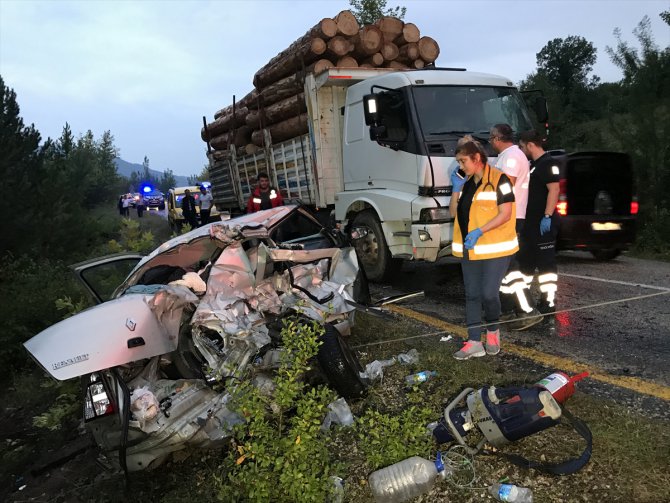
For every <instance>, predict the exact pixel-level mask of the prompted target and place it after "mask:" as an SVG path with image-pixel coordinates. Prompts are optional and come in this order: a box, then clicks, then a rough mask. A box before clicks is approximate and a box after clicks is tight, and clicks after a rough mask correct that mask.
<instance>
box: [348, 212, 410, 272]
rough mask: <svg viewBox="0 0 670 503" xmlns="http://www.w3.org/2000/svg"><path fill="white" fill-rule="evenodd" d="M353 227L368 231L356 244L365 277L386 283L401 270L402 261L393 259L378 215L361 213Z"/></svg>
mask: <svg viewBox="0 0 670 503" xmlns="http://www.w3.org/2000/svg"><path fill="white" fill-rule="evenodd" d="M353 226H354V227H364V228H367V229H368V234H367V236H364V237H362V238H360V239H357V240H356V241H355V242H354V246H355V247H356V253H357V254H358V259H359V261H360V263H361V265H362V266H363V268H364V269H365V275H366V276H367V278H368V279H369V280H370V281H372V282H375V283H379V282H382V281H384V280H385V279H387V278H388V277H390V275H391V274H393V273H394V272H396V271H397V270H398V269H399V267H400V260H398V259H394V258H393V257H391V252H390V251H389V248H388V246H387V245H386V239H385V238H384V232H383V231H382V225H381V223H380V222H379V219H378V218H377V215H375V213H374V212H373V211H371V210H365V211H361V212H360V213H358V214H357V215H356V216H355V217H354V222H353Z"/></svg>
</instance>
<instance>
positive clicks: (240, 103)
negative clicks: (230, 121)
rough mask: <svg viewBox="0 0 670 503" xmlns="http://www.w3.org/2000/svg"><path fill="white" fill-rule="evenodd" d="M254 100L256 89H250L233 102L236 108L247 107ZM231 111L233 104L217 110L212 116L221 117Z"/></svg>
mask: <svg viewBox="0 0 670 503" xmlns="http://www.w3.org/2000/svg"><path fill="white" fill-rule="evenodd" d="M255 100H256V89H253V90H251V91H250V92H249V93H247V94H246V95H245V96H244V97H243V98H242V99H241V100H237V102H236V103H235V107H236V108H238V109H239V108H242V107H247V108H248V107H249V105H250V104H251V103H253V102H254V101H255ZM232 111H233V105H232V104H230V105H228V106H227V107H225V108H222V109H221V110H219V111H218V112H216V113H215V114H214V118H215V119H218V118H219V117H222V116H224V115H228V114H230V113H232Z"/></svg>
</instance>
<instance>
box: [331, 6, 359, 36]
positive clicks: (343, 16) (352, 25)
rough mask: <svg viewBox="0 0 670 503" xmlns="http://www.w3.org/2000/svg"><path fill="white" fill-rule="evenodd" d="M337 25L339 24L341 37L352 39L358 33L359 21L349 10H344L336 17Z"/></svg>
mask: <svg viewBox="0 0 670 503" xmlns="http://www.w3.org/2000/svg"><path fill="white" fill-rule="evenodd" d="M335 23H337V33H338V34H339V35H345V36H347V37H352V36H354V35H356V34H357V33H358V29H359V26H358V21H356V17H355V16H354V15H353V14H352V13H351V11H349V10H343V11H342V12H340V13H339V14H338V15H337V16H335Z"/></svg>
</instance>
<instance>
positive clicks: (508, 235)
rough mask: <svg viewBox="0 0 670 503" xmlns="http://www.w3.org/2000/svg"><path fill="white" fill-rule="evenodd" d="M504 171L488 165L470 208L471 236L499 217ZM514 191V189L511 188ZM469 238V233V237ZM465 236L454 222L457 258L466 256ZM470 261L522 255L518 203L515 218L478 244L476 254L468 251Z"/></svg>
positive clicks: (455, 254)
mask: <svg viewBox="0 0 670 503" xmlns="http://www.w3.org/2000/svg"><path fill="white" fill-rule="evenodd" d="M502 174H503V173H502V171H499V170H497V169H493V168H491V166H489V165H488V164H487V165H486V167H485V168H484V173H483V176H482V181H481V183H480V184H479V187H477V190H476V191H475V194H474V196H473V199H472V205H471V206H470V220H469V221H468V232H470V231H473V230H475V229H478V228H481V227H482V226H483V225H485V224H487V223H488V222H489V221H491V219H493V218H494V217H495V216H496V215H497V214H498V195H497V192H496V191H497V189H498V183H499V182H500V177H501V176H502ZM509 185H510V189H511V188H512V186H511V184H509ZM465 234H466V235H467V232H466V233H465ZM463 250H464V248H463V233H462V232H461V229H460V226H459V224H458V218H456V219H455V220H454V240H453V242H452V244H451V251H452V253H453V255H454V256H455V257H462V256H463ZM466 251H467V253H468V259H470V260H484V259H489V258H497V257H506V256H508V255H514V254H515V253H516V252H517V251H519V241H518V240H517V237H516V203H512V216H511V217H510V219H509V220H508V221H507V222H505V223H504V224H502V225H501V226H499V227H496V228H495V229H492V230H490V231H487V232H485V233H484V234H482V235H481V237H480V238H479V239H478V240H477V243H476V244H475V247H474V248H473V249H472V250H466Z"/></svg>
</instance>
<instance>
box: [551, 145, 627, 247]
mask: <svg viewBox="0 0 670 503" xmlns="http://www.w3.org/2000/svg"><path fill="white" fill-rule="evenodd" d="M549 153H550V154H551V155H552V156H553V157H554V159H556V161H557V163H558V164H559V166H560V169H561V181H560V187H561V192H560V196H559V201H558V205H557V206H556V211H557V212H558V214H559V215H561V226H560V231H559V235H558V249H559V250H585V251H589V252H591V253H592V254H593V256H594V257H595V258H596V259H598V260H611V259H613V258H615V257H617V256H618V255H619V254H620V253H621V252H622V251H623V250H627V249H628V248H629V247H630V245H631V244H632V243H633V241H635V232H636V217H637V209H638V205H637V199H636V198H635V195H634V188H633V185H634V184H633V169H632V165H631V159H630V156H629V155H628V154H624V153H620V152H574V153H571V154H566V153H565V151H563V150H558V151H557V150H552V151H550V152H549Z"/></svg>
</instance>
